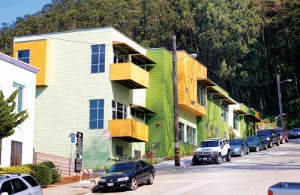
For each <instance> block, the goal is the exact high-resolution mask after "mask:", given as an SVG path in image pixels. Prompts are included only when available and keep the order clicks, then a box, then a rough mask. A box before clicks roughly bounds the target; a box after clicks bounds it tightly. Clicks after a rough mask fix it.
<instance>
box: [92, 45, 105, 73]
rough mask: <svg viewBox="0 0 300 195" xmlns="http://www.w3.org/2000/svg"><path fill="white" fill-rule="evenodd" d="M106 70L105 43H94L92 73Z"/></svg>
mask: <svg viewBox="0 0 300 195" xmlns="http://www.w3.org/2000/svg"><path fill="white" fill-rule="evenodd" d="M99 72H105V44H101V45H92V65H91V73H99Z"/></svg>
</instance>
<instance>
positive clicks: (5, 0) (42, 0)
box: [0, 0, 51, 26]
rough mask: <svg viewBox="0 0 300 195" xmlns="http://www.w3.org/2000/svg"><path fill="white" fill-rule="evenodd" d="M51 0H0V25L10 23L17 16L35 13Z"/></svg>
mask: <svg viewBox="0 0 300 195" xmlns="http://www.w3.org/2000/svg"><path fill="white" fill-rule="evenodd" d="M47 3H51V0H0V26H1V25H2V23H12V22H13V21H16V18H17V17H23V16H25V15H27V14H30V15H31V14H35V13H36V12H38V11H40V10H41V9H42V8H43V6H44V5H45V4H47Z"/></svg>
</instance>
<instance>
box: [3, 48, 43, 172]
mask: <svg viewBox="0 0 300 195" xmlns="http://www.w3.org/2000/svg"><path fill="white" fill-rule="evenodd" d="M38 72H39V69H38V68H36V67H33V66H31V65H29V64H28V63H24V62H22V61H19V60H16V59H14V58H12V57H10V56H8V55H5V54H3V53H0V90H1V91H2V93H3V95H4V98H5V99H7V98H8V97H9V96H10V95H11V94H12V93H13V92H14V91H15V90H17V89H18V90H19V91H18V94H17V97H16V100H15V102H16V108H15V111H14V112H20V111H23V110H27V113H28V115H29V117H28V118H27V119H26V120H25V121H24V122H23V123H22V124H20V125H19V126H17V127H16V128H14V130H15V132H14V134H13V135H11V136H9V137H6V138H3V139H2V140H1V139H0V146H1V150H0V166H1V167H7V166H14V165H22V164H29V163H32V162H33V142H34V118H35V112H34V107H35V85H36V73H38Z"/></svg>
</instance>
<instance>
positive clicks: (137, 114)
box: [131, 108, 145, 121]
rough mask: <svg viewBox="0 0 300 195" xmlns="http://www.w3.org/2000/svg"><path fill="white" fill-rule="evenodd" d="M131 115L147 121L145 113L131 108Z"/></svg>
mask: <svg viewBox="0 0 300 195" xmlns="http://www.w3.org/2000/svg"><path fill="white" fill-rule="evenodd" d="M131 115H132V116H134V117H136V118H139V119H142V120H144V121H145V112H142V111H140V110H137V109H134V108H131Z"/></svg>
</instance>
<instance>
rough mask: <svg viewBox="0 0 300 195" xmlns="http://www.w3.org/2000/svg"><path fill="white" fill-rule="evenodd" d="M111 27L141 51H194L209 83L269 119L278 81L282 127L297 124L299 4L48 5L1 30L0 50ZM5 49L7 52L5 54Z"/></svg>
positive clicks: (133, 1)
mask: <svg viewBox="0 0 300 195" xmlns="http://www.w3.org/2000/svg"><path fill="white" fill-rule="evenodd" d="M100 26H113V27H115V28H116V29H118V30H119V31H121V32H122V33H124V34H126V35H127V36H129V37H130V38H131V39H133V40H135V41H137V42H138V43H140V44H141V45H143V46H145V47H166V48H168V49H171V47H172V40H171V37H172V35H176V36H177V45H178V49H182V50H186V51H188V52H190V53H197V54H198V60H199V61H200V62H202V63H203V64H204V65H206V66H207V67H208V70H209V77H210V78H211V79H212V80H214V81H215V82H216V83H217V84H218V85H220V86H221V87H223V88H224V89H226V90H227V91H228V92H229V93H230V94H231V96H232V97H233V98H234V99H236V100H237V101H239V102H241V103H245V104H246V105H248V106H250V107H253V108H255V109H256V110H258V111H260V112H261V113H263V114H264V116H269V117H271V119H274V117H275V116H277V115H278V114H279V108H278V96H277V83H276V76H277V75H280V78H281V81H284V80H286V79H292V80H293V81H292V83H288V82H284V83H282V84H281V88H282V90H281V91H282V102H283V112H284V113H286V114H287V115H286V118H287V119H288V123H287V127H288V128H291V127H294V126H300V119H299V110H300V98H299V90H300V86H299V81H300V80H299V79H300V76H299V68H300V66H299V61H300V59H299V58H300V54H299V49H300V47H299V42H300V29H299V28H300V2H299V0H155V1H149V0H52V3H50V4H46V5H45V6H44V7H43V8H42V9H41V11H39V12H38V13H36V14H33V15H26V16H25V17H21V18H17V20H16V21H15V22H14V23H13V24H2V27H1V29H0V51H1V52H6V53H8V54H11V53H12V50H13V48H12V47H13V37H15V36H23V35H32V34H41V33H48V32H59V31H66V30H75V29H85V28H94V27H100ZM6 48H7V50H6Z"/></svg>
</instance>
